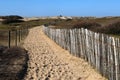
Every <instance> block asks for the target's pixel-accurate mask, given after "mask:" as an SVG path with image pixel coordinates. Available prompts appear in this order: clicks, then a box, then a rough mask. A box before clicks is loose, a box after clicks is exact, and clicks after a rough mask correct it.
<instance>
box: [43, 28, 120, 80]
mask: <svg viewBox="0 0 120 80" xmlns="http://www.w3.org/2000/svg"><path fill="white" fill-rule="evenodd" d="M43 31H44V33H45V34H46V35H47V36H48V37H49V38H50V39H52V40H54V41H55V42H56V43H57V44H58V45H60V46H61V47H62V48H64V49H66V50H68V51H69V52H70V53H71V54H72V55H74V56H77V57H80V58H83V59H85V60H86V61H88V62H89V64H91V65H92V66H93V67H94V68H96V69H97V70H98V71H99V72H100V73H101V74H102V75H103V76H105V77H106V78H108V79H109V80H120V40H119V38H114V37H110V36H108V35H104V34H100V33H95V32H92V31H90V30H87V29H83V28H81V29H52V28H49V27H45V26H44V27H43Z"/></svg>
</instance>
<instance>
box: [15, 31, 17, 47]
mask: <svg viewBox="0 0 120 80" xmlns="http://www.w3.org/2000/svg"><path fill="white" fill-rule="evenodd" d="M15 34H16V35H15V45H16V46H17V30H16V31H15Z"/></svg>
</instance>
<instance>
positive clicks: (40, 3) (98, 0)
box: [0, 0, 120, 17]
mask: <svg viewBox="0 0 120 80" xmlns="http://www.w3.org/2000/svg"><path fill="white" fill-rule="evenodd" d="M4 15H20V16H24V17H41V16H59V15H63V16H94V17H103V16H120V0H1V1H0V16H4Z"/></svg>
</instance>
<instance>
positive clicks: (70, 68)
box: [23, 26, 106, 80]
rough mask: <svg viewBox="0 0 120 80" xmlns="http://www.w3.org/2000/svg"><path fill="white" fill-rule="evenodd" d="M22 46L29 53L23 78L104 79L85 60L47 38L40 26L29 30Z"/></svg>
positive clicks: (34, 79) (47, 79) (52, 79)
mask: <svg viewBox="0 0 120 80" xmlns="http://www.w3.org/2000/svg"><path fill="white" fill-rule="evenodd" d="M23 46H24V48H25V49H27V50H28V55H29V62H28V70H27V74H26V76H25V78H24V80H106V79H105V78H104V77H102V76H101V75H100V74H99V73H98V72H97V71H96V70H95V69H93V68H92V67H91V66H90V65H89V64H88V63H87V62H86V61H84V60H83V59H80V58H77V57H74V56H72V55H71V54H70V53H69V52H68V51H66V50H64V49H62V48H61V47H60V46H59V45H57V44H56V43H55V42H54V41H52V40H51V39H49V38H48V37H47V36H46V35H45V34H44V33H43V32H42V26H38V27H34V28H31V29H30V30H29V34H28V36H27V38H26V39H25V41H24V44H23Z"/></svg>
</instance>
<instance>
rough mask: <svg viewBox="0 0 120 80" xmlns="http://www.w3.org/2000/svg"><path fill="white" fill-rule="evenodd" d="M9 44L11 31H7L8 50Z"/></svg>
mask: <svg viewBox="0 0 120 80" xmlns="http://www.w3.org/2000/svg"><path fill="white" fill-rule="evenodd" d="M10 42H11V31H10V30H9V31H8V48H10V46H11V44H10Z"/></svg>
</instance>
